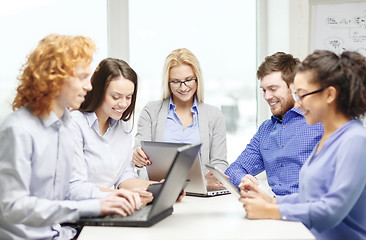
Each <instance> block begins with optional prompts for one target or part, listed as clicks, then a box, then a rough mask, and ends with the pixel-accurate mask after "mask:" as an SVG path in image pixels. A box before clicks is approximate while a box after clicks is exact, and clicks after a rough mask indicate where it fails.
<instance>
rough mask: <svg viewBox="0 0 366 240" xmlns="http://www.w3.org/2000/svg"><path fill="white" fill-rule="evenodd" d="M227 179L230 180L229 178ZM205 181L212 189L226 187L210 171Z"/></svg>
mask: <svg viewBox="0 0 366 240" xmlns="http://www.w3.org/2000/svg"><path fill="white" fill-rule="evenodd" d="M225 176H226V175H225ZM226 177H227V178H229V176H226ZM205 179H206V182H207V186H208V187H210V188H224V185H222V183H221V182H220V181H219V180H217V178H216V177H215V176H214V175H213V174H212V173H211V172H210V171H209V172H207V173H206V174H205Z"/></svg>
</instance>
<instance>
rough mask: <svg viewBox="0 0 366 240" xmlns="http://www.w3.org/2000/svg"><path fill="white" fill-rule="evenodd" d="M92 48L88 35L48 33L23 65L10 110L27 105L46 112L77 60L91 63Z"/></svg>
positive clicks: (71, 72)
mask: <svg viewBox="0 0 366 240" xmlns="http://www.w3.org/2000/svg"><path fill="white" fill-rule="evenodd" d="M94 51H95V44H94V42H93V40H91V39H90V38H88V37H83V36H65V35H58V34H50V35H48V36H47V37H45V38H44V39H42V40H41V41H40V42H39V43H38V46H37V48H36V49H35V50H34V51H33V52H32V53H31V54H30V55H29V56H28V58H27V62H26V63H25V64H24V65H23V67H22V70H21V73H20V75H19V77H18V80H19V81H20V84H19V86H18V88H17V95H16V96H15V99H14V101H13V104H12V106H13V110H15V109H18V108H21V107H23V106H26V107H28V108H29V109H30V110H31V111H32V113H33V114H34V115H38V116H41V117H43V116H46V115H48V114H49V113H50V112H51V109H52V102H53V100H54V99H56V97H57V96H58V95H59V94H60V91H61V89H62V86H63V84H64V82H65V79H67V78H68V77H70V76H74V69H75V66H76V64H77V63H79V62H82V63H85V64H87V65H90V63H91V61H92V59H93V53H94Z"/></svg>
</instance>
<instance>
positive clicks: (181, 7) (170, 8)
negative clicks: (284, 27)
mask: <svg viewBox="0 0 366 240" xmlns="http://www.w3.org/2000/svg"><path fill="white" fill-rule="evenodd" d="M129 24H130V25H129V30H130V33H129V34H130V35H129V36H130V54H129V55H130V65H131V67H133V68H134V69H135V71H136V72H137V74H138V75H139V77H140V88H139V96H138V102H137V104H138V106H137V109H136V113H137V116H139V113H140V111H141V109H142V108H143V106H144V105H145V104H146V103H147V102H148V101H151V100H158V99H160V98H161V81H162V80H161V78H162V77H161V76H162V70H163V65H164V60H165V58H166V56H167V55H168V54H169V53H170V52H171V51H172V50H174V49H177V48H188V49H189V50H191V51H192V52H193V53H194V54H195V55H196V56H197V58H198V60H199V61H200V64H201V68H202V71H203V78H204V88H205V102H206V103H208V104H212V105H215V106H218V107H220V108H221V110H222V112H223V113H224V115H225V118H226V125H227V132H228V134H227V140H228V161H229V162H233V161H234V160H235V159H236V157H237V156H238V155H239V154H240V153H241V151H242V150H243V149H244V148H245V145H246V144H247V143H248V142H249V140H250V139H251V138H252V136H253V134H254V132H255V130H256V122H255V121H256V82H257V80H256V75H255V74H256V1H255V0H247V1H242V0H228V1H213V0H200V1H197V0H186V1H170V0H154V1H150V0H133V1H129Z"/></svg>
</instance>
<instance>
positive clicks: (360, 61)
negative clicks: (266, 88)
mask: <svg viewBox="0 0 366 240" xmlns="http://www.w3.org/2000/svg"><path fill="white" fill-rule="evenodd" d="M305 71H310V72H311V73H312V75H313V78H312V79H311V81H313V82H316V83H319V84H320V85H321V87H323V88H326V87H329V86H334V87H336V89H337V90H338V97H337V108H338V110H339V111H341V112H343V113H344V114H345V115H346V116H348V117H351V118H359V117H360V116H361V115H363V114H365V112H366V58H365V57H363V56H362V55H361V54H359V53H357V52H350V51H346V52H343V53H342V54H340V55H336V54H335V53H333V52H330V51H326V50H318V51H315V52H314V53H312V54H310V55H309V56H308V57H306V59H305V60H304V61H303V62H302V63H301V64H300V65H299V67H298V69H297V72H305Z"/></svg>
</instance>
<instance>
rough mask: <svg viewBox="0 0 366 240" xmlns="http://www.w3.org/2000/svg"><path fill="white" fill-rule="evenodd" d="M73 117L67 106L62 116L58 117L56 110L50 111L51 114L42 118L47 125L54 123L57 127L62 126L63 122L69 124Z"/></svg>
mask: <svg viewBox="0 0 366 240" xmlns="http://www.w3.org/2000/svg"><path fill="white" fill-rule="evenodd" d="M70 119H71V114H70V112H69V110H68V109H66V108H65V111H64V114H63V115H62V117H61V118H58V117H57V115H56V114H55V113H54V112H52V111H51V112H50V114H49V115H48V116H47V117H46V118H44V119H43V118H41V121H42V122H43V125H44V126H45V127H49V126H52V125H54V126H55V127H56V128H57V129H59V128H60V127H61V123H63V124H68V123H69V122H70Z"/></svg>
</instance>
